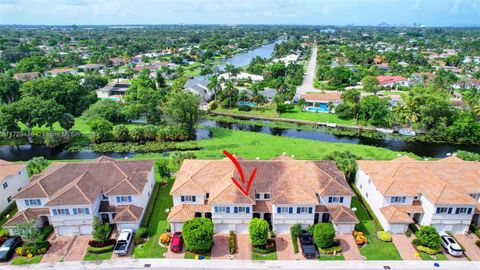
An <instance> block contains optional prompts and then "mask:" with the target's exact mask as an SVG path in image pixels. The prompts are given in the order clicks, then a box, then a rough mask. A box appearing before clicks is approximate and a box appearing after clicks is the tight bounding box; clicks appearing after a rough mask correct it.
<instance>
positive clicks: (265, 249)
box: [252, 239, 277, 254]
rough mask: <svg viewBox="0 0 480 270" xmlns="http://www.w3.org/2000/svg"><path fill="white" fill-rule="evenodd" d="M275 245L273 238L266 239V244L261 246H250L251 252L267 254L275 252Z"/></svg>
mask: <svg viewBox="0 0 480 270" xmlns="http://www.w3.org/2000/svg"><path fill="white" fill-rule="evenodd" d="M276 250H277V247H276V246H275V240H273V239H268V240H267V244H265V245H264V246H262V247H252V252H254V253H259V254H268V253H272V252H275V251H276Z"/></svg>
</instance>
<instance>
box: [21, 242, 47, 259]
mask: <svg viewBox="0 0 480 270" xmlns="http://www.w3.org/2000/svg"><path fill="white" fill-rule="evenodd" d="M48 248H50V242H48V241H38V242H37V243H36V246H34V245H33V244H25V245H23V246H21V247H18V248H16V249H15V253H17V254H18V255H19V256H29V254H30V255H31V256H35V255H39V254H45V253H47V250H48Z"/></svg>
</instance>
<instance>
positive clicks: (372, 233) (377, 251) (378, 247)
mask: <svg viewBox="0 0 480 270" xmlns="http://www.w3.org/2000/svg"><path fill="white" fill-rule="evenodd" d="M353 207H355V208H357V211H356V214H357V217H358V219H359V220H360V223H359V224H358V225H357V226H356V229H357V230H359V231H362V232H363V233H364V234H365V236H366V237H367V239H368V244H367V245H366V246H363V247H361V248H360V253H361V254H362V255H363V256H365V257H366V258H367V260H401V259H402V257H400V254H399V253H398V250H397V248H396V247H395V245H394V244H393V243H392V242H383V241H381V240H380V239H378V237H377V229H376V228H375V223H374V222H373V219H372V218H371V217H370V216H369V215H368V212H367V210H366V209H365V207H364V206H363V205H362V204H361V203H360V201H359V200H358V199H357V198H356V197H353V198H352V208H353Z"/></svg>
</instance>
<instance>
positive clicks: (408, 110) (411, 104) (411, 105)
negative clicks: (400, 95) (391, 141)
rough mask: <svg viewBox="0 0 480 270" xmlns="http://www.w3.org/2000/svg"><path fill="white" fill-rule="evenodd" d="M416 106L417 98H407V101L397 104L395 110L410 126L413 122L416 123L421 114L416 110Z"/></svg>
mask: <svg viewBox="0 0 480 270" xmlns="http://www.w3.org/2000/svg"><path fill="white" fill-rule="evenodd" d="M416 107H417V102H416V101H415V100H407V101H406V102H405V103H402V104H399V105H397V106H395V107H394V108H393V112H394V113H395V114H396V116H397V117H398V118H399V119H401V121H402V122H403V123H405V124H406V125H407V127H409V126H410V124H411V123H415V122H417V121H418V119H419V116H420V115H419V114H418V113H417V112H416V111H415V108H416Z"/></svg>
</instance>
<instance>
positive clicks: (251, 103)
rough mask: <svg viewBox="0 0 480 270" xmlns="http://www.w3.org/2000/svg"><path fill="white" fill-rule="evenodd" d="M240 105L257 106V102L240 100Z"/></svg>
mask: <svg viewBox="0 0 480 270" xmlns="http://www.w3.org/2000/svg"><path fill="white" fill-rule="evenodd" d="M238 106H247V107H255V106H257V103H255V102H248V101H240V102H238Z"/></svg>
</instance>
